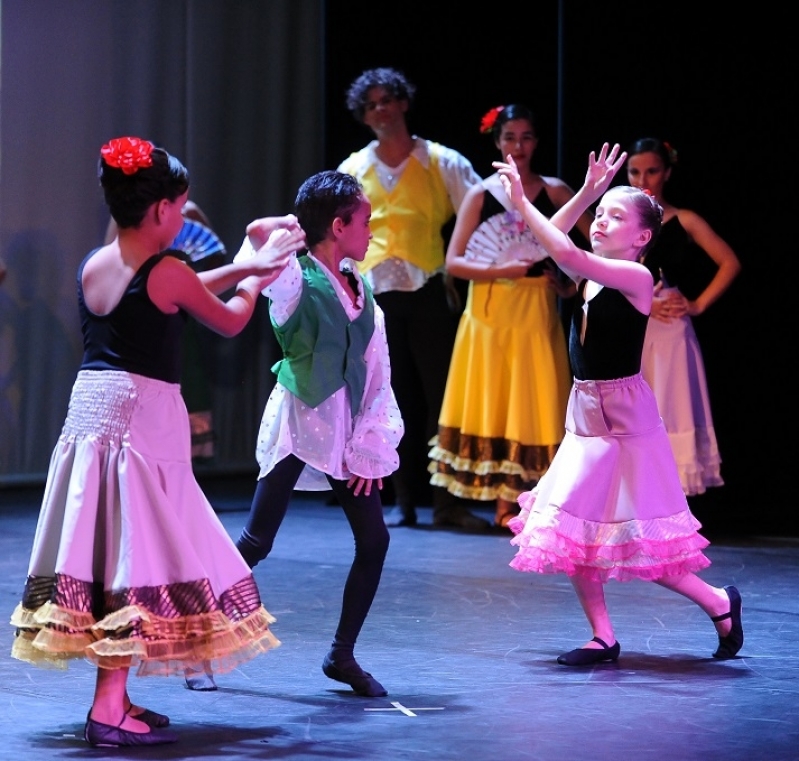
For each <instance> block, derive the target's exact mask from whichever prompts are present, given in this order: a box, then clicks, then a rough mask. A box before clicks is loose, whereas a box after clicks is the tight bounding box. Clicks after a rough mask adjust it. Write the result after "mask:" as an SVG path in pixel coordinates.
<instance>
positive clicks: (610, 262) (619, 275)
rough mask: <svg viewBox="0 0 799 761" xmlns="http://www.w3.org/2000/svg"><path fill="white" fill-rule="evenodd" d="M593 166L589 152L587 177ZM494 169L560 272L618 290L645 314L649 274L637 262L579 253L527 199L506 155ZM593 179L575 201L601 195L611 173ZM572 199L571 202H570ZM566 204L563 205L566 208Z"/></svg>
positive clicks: (649, 295)
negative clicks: (596, 179)
mask: <svg viewBox="0 0 799 761" xmlns="http://www.w3.org/2000/svg"><path fill="white" fill-rule="evenodd" d="M603 150H604V149H603ZM595 164H596V162H595V160H594V154H593V152H592V154H591V159H590V160H589V173H588V174H589V175H591V176H593V169H592V167H595ZM619 166H621V163H619ZM494 167H495V168H496V169H497V171H498V172H499V173H500V176H501V178H502V185H503V187H504V188H505V192H506V193H507V194H508V197H509V198H510V199H511V202H512V203H513V205H514V206H515V207H516V208H517V209H518V210H519V212H520V213H521V215H522V216H523V217H524V220H525V222H526V223H527V224H528V225H529V226H530V229H531V230H532V231H533V233H535V235H536V237H537V238H538V240H539V241H540V242H541V244H542V245H543V246H544V248H545V249H546V250H547V252H548V253H549V255H550V256H551V257H552V258H553V259H554V260H555V261H556V262H557V264H558V266H560V267H561V269H563V271H564V272H566V273H567V274H568V275H569V276H570V277H572V278H573V279H575V280H576V279H579V278H587V279H589V280H593V281H594V282H596V283H599V284H600V285H606V286H608V287H609V288H614V289H616V290H619V291H621V292H622V293H623V294H624V295H625V296H626V297H627V298H628V299H629V300H630V301H631V302H632V304H633V305H634V306H635V307H636V309H638V310H639V311H640V312H643V313H645V314H648V313H649V307H650V305H651V302H652V275H651V274H650V273H649V270H647V269H646V267H644V266H643V265H642V264H638V263H637V262H633V261H628V260H622V259H605V258H603V257H601V256H596V255H595V254H593V253H590V252H588V251H583V250H582V249H581V248H579V247H578V246H576V245H575V244H574V242H573V241H572V240H571V238H569V236H568V235H567V234H566V233H565V232H564V231H563V230H561V229H559V227H558V226H557V225H556V224H555V223H553V222H551V221H550V220H549V219H547V218H546V216H545V215H544V214H542V213H541V212H540V211H539V210H538V209H536V208H535V206H533V204H531V203H530V201H529V200H527V197H526V196H525V195H524V189H523V188H522V183H521V178H520V177H519V173H518V171H517V169H516V164H515V163H514V161H513V158H512V157H511V156H510V155H509V156H508V161H507V163H503V162H500V161H495V162H494ZM600 175H601V176H600ZM597 177H598V178H599V179H598V181H596V182H593V183H590V182H587V183H584V184H583V187H582V188H581V189H580V190H579V191H578V192H577V194H576V195H575V199H578V197H580V196H582V202H585V201H586V200H587V199H589V198H591V199H592V201H593V199H594V198H596V197H599V195H601V193H602V192H603V190H602V189H603V188H605V187H607V185H609V184H610V180H611V179H612V174H611V175H610V176H609V177H608V176H607V173H606V172H601V173H599V174H597ZM587 179H588V175H587ZM594 194H596V195H594ZM572 200H573V201H574V199H572ZM579 203H580V201H575V203H574V204H572V206H571V213H576V210H577V209H579V208H580V207H579ZM570 204H571V202H570ZM570 204H567V206H569V205H570ZM564 208H565V207H564ZM567 213H568V212H567Z"/></svg>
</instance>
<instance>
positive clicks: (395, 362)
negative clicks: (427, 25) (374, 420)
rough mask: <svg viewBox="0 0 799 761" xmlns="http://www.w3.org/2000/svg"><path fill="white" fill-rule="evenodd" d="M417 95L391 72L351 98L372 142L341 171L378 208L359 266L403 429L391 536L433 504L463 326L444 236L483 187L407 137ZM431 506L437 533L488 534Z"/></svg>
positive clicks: (362, 84)
mask: <svg viewBox="0 0 799 761" xmlns="http://www.w3.org/2000/svg"><path fill="white" fill-rule="evenodd" d="M415 90H416V88H415V86H414V85H413V84H412V83H411V82H409V81H408V80H407V78H406V77H405V76H404V74H403V73H402V72H400V71H398V70H396V69H393V68H376V69H369V70H367V71H364V72H363V73H362V74H360V75H359V76H358V77H357V78H356V79H355V80H354V81H353V83H352V84H351V85H350V87H349V89H348V91H347V108H348V109H349V110H350V112H351V113H352V115H353V116H354V117H355V119H356V121H358V122H359V123H361V124H363V125H365V126H366V127H368V128H369V129H370V130H371V131H372V132H373V134H374V136H375V139H374V140H372V141H371V142H370V143H369V144H368V145H367V146H366V147H364V148H362V149H361V150H359V151H357V152H355V153H353V154H352V155H350V156H349V157H348V158H347V159H345V160H344V161H343V162H342V163H341V164H340V165H339V167H338V169H339V171H342V172H346V173H348V174H352V175H354V176H355V177H356V178H357V179H358V180H359V181H360V182H361V184H362V185H363V187H364V190H365V192H366V195H367V196H368V198H369V200H370V201H371V204H372V218H371V229H372V241H371V243H370V244H369V249H368V251H367V253H366V258H365V259H364V260H363V262H360V263H359V265H358V266H359V269H360V272H361V273H362V275H363V276H364V277H365V278H366V280H367V282H368V283H369V284H370V285H371V286H372V290H373V292H374V295H375V299H376V301H377V303H378V304H379V305H380V307H381V308H382V309H383V312H384V313H385V317H386V332H387V336H388V347H389V353H390V356H391V385H392V386H393V388H394V393H395V394H396V397H397V403H398V404H399V408H400V411H401V412H402V417H403V420H404V421H405V435H404V437H403V438H402V441H401V442H400V445H399V456H400V466H399V469H398V470H397V471H396V472H395V473H394V474H393V476H392V483H393V485H394V491H395V498H396V502H397V507H396V508H395V509H394V510H392V511H391V512H389V513H388V514H387V516H386V523H387V524H388V525H389V526H414V525H416V522H417V515H416V507H417V505H419V504H424V503H425V500H426V499H427V498H428V497H427V495H429V491H428V490H429V489H430V486H429V480H430V475H429V473H428V463H429V458H428V451H429V441H430V439H431V438H432V437H433V436H435V434H436V432H437V429H438V415H439V412H440V411H441V403H442V401H443V397H444V388H445V386H446V382H447V373H448V370H449V362H450V357H451V354H452V346H453V343H454V340H455V333H456V331H457V326H458V315H457V314H456V313H455V312H453V311H452V310H451V309H450V308H449V306H448V304H447V297H446V289H445V282H444V278H445V274H444V255H445V243H444V239H443V235H442V227H443V226H444V225H445V224H446V223H447V222H449V221H450V220H451V219H452V218H453V217H454V215H455V213H456V212H457V209H458V207H459V206H460V204H461V201H462V200H463V196H464V195H465V193H466V191H467V190H468V189H469V188H470V187H471V186H472V185H474V184H476V183H478V182H480V180H481V178H480V176H479V175H478V174H477V173H476V172H475V170H474V168H473V167H472V165H471V163H470V162H469V161H468V159H466V158H465V157H464V156H462V155H461V154H460V153H458V152H457V151H454V150H453V149H451V148H447V147H445V146H443V145H440V144H438V143H434V142H432V141H430V140H425V139H422V138H420V137H416V136H415V135H412V134H411V133H410V131H409V130H408V125H407V120H406V115H407V112H408V110H409V108H410V106H411V103H412V101H413V96H414V94H415ZM432 502H433V524H434V525H435V526H452V527H457V528H461V529H466V530H469V531H488V530H489V529H490V523H489V522H488V521H486V520H484V519H483V518H480V517H478V516H476V515H474V514H472V513H471V512H469V510H467V509H466V507H465V506H464V505H463V504H462V503H459V502H458V501H457V500H456V499H455V498H454V497H453V496H452V495H450V494H449V493H448V492H447V491H446V489H442V488H440V487H433V495H432Z"/></svg>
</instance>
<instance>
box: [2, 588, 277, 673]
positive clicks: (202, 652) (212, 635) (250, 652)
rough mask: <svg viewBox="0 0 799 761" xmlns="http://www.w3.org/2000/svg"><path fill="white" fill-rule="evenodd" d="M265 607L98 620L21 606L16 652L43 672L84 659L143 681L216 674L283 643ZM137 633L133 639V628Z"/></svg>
mask: <svg viewBox="0 0 799 761" xmlns="http://www.w3.org/2000/svg"><path fill="white" fill-rule="evenodd" d="M274 621H275V619H274V617H273V616H272V615H271V614H270V613H269V612H268V611H267V610H266V609H265V608H264V607H263V606H261V607H260V608H258V609H257V610H256V611H254V612H253V613H252V614H250V615H249V616H247V617H246V618H244V619H241V620H240V621H232V620H231V619H229V618H228V617H227V616H226V615H225V614H224V613H222V612H221V611H212V612H210V613H206V614H201V615H191V616H185V617H182V618H178V619H166V618H161V617H158V616H154V615H153V614H152V613H151V612H149V611H147V610H145V609H143V608H141V607H139V606H136V605H129V606H127V607H125V608H122V609H120V610H117V611H114V612H113V613H111V614H109V615H108V616H106V617H105V618H103V619H102V620H101V621H95V620H94V618H93V617H92V616H91V614H87V613H82V612H78V611H69V610H65V609H63V608H60V607H59V606H57V605H54V604H52V603H49V602H48V603H45V604H44V605H42V606H41V607H40V608H38V609H37V610H35V611H34V610H30V609H26V608H23V607H22V605H21V604H20V605H18V606H17V608H16V610H15V611H14V613H13V615H12V616H11V624H12V625H13V626H16V627H17V636H16V639H15V640H14V644H13V646H12V650H11V655H12V656H13V657H14V658H17V659H18V660H21V661H25V662H27V663H31V664H33V665H35V666H40V667H43V668H58V669H65V668H66V667H67V664H68V661H70V660H74V659H76V658H86V659H88V660H89V661H91V662H92V663H93V664H95V665H96V666H98V667H99V668H106V669H117V668H136V674H137V675H138V676H171V675H182V674H183V673H184V671H185V669H187V668H192V669H195V670H199V671H202V670H203V669H204V668H207V666H208V665H210V668H211V669H212V670H213V672H214V673H215V674H224V673H226V672H228V671H231V670H233V669H234V668H237V667H238V666H239V665H241V664H242V663H245V662H247V661H249V660H251V659H252V658H254V657H255V656H256V655H259V654H260V653H264V652H266V651H267V650H271V649H273V648H275V647H278V646H279V645H280V641H279V640H278V639H277V638H276V637H275V636H274V634H272V632H271V631H270V629H269V624H271V623H274ZM134 628H138V631H137V635H136V636H130V631H131V630H132V629H134Z"/></svg>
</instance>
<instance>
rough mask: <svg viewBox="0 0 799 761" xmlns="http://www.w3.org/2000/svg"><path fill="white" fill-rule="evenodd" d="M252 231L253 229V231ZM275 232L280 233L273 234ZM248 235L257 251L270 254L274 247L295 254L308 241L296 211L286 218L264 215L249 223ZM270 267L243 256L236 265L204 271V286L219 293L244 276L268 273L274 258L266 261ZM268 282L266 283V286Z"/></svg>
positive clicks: (254, 258)
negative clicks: (264, 268) (263, 267)
mask: <svg viewBox="0 0 799 761" xmlns="http://www.w3.org/2000/svg"><path fill="white" fill-rule="evenodd" d="M251 231H252V232H251ZM272 233H276V235H274V236H272ZM247 234H248V236H249V238H250V240H251V241H253V248H254V249H255V250H256V251H259V250H260V251H264V252H265V253H267V254H268V253H269V250H270V249H276V250H277V252H278V253H280V252H281V251H287V252H288V253H293V252H294V251H297V250H299V249H300V248H302V247H303V245H304V244H305V233H304V231H303V230H302V228H301V227H300V226H299V224H298V223H297V218H296V217H295V216H294V215H293V214H289V215H287V216H285V217H263V218H262V219H257V220H255V221H253V222H251V223H250V224H249V225H248V226H247ZM264 261H265V263H266V267H267V269H266V270H263V269H262V268H261V266H262V264H263V263H264V262H262V261H260V260H258V259H257V257H253V258H251V259H241V260H239V261H234V262H233V263H232V264H226V265H224V266H222V267H217V268H216V269H213V270H208V271H207V272H201V273H200V275H199V277H200V280H201V281H202V283H203V285H204V286H205V287H206V288H207V289H208V290H209V291H211V293H213V294H215V295H219V294H220V293H224V292H225V291H227V290H228V289H229V288H232V287H233V286H234V285H236V283H238V282H239V281H240V280H241V279H242V278H244V277H247V276H249V275H268V274H269V272H270V271H271V269H273V267H272V266H271V265H270V264H269V262H270V260H269V258H267V259H266V260H264ZM266 284H267V283H266V282H265V283H264V285H266Z"/></svg>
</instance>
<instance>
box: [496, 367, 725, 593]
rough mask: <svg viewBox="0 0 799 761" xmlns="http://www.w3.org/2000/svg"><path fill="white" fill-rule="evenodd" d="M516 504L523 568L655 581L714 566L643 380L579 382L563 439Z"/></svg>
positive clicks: (517, 564)
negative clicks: (517, 505) (547, 463)
mask: <svg viewBox="0 0 799 761" xmlns="http://www.w3.org/2000/svg"><path fill="white" fill-rule="evenodd" d="M519 505H520V506H521V512H520V514H519V515H518V516H516V517H515V518H513V519H512V520H511V521H510V523H509V528H510V529H511V531H512V532H513V533H514V537H513V538H512V539H511V543H512V544H513V545H515V546H517V547H518V550H517V553H516V555H515V556H514V558H513V560H512V561H511V563H510V565H511V567H512V568H515V569H516V570H518V571H532V572H537V573H565V574H567V575H569V576H575V575H580V576H582V577H585V578H588V579H591V580H594V581H601V582H605V581H608V580H610V579H615V580H617V581H629V580H632V579H641V580H646V581H651V580H654V579H659V578H661V577H663V576H674V575H679V574H683V573H688V572H695V571H699V570H702V569H703V568H707V567H708V566H709V565H710V560H709V559H708V558H707V557H706V556H705V555H704V553H703V552H702V550H703V549H704V548H705V547H707V546H708V544H709V542H708V541H707V539H705V538H704V537H703V536H701V535H700V534H699V533H698V529H699V528H701V526H700V523H699V521H697V520H696V518H695V517H694V516H693V514H692V513H691V511H690V509H689V507H688V503H687V500H686V497H685V494H684V493H683V490H682V486H681V485H680V480H679V477H678V475H677V470H676V468H675V465H674V457H673V455H672V453H671V448H670V446H669V440H668V437H667V436H666V431H665V429H664V428H663V424H662V422H661V420H660V416H659V414H658V409H657V404H656V402H655V397H654V394H653V393H652V391H651V389H650V388H649V386H648V385H647V383H646V381H645V380H644V379H643V377H642V376H641V375H640V374H638V375H634V376H631V377H629V378H621V379H618V380H610V381H581V380H575V381H574V384H573V386H572V391H571V394H570V396H569V404H568V409H567V413H566V435H565V436H564V439H563V441H562V443H561V445H560V448H559V449H558V452H557V454H556V455H555V459H554V460H553V461H552V464H551V465H550V467H549V470H548V471H547V472H546V473H545V474H544V475H543V476H542V478H541V479H540V480H539V482H538V484H537V485H536V486H535V488H534V489H533V490H531V491H529V492H525V493H524V494H522V496H521V497H520V498H519Z"/></svg>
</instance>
